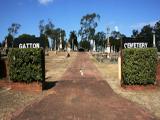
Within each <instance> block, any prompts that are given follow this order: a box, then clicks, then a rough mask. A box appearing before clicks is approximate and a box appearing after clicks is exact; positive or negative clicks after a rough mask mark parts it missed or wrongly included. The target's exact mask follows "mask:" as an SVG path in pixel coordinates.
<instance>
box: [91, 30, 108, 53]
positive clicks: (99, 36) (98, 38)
mask: <svg viewBox="0 0 160 120" xmlns="http://www.w3.org/2000/svg"><path fill="white" fill-rule="evenodd" d="M94 40H95V45H96V51H97V50H98V49H99V50H101V51H102V50H103V49H104V48H105V44H106V34H105V33H104V32H98V33H96V34H95V36H94Z"/></svg>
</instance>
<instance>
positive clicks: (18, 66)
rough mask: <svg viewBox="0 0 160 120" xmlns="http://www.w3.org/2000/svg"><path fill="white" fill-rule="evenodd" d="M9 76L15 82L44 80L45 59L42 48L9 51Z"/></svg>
mask: <svg viewBox="0 0 160 120" xmlns="http://www.w3.org/2000/svg"><path fill="white" fill-rule="evenodd" d="M8 59H9V76H10V80H12V81H14V82H26V83H31V82H34V81H37V82H44V80H45V64H44V63H45V61H44V52H43V50H42V49H32V48H28V49H19V48H14V49H11V50H10V51H9V54H8Z"/></svg>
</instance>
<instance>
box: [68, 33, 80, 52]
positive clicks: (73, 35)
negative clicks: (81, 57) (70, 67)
mask: <svg viewBox="0 0 160 120" xmlns="http://www.w3.org/2000/svg"><path fill="white" fill-rule="evenodd" d="M69 43H70V46H71V47H72V50H74V46H76V47H77V48H78V41H77V33H76V31H71V32H70V37H69Z"/></svg>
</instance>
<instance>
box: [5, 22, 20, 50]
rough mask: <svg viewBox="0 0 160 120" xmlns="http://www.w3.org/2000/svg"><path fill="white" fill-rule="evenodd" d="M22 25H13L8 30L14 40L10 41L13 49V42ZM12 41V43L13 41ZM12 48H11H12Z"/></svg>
mask: <svg viewBox="0 0 160 120" xmlns="http://www.w3.org/2000/svg"><path fill="white" fill-rule="evenodd" d="M20 27H21V25H20V24H18V23H12V24H11V26H10V27H9V28H8V32H9V33H8V37H10V36H12V37H13V39H10V40H9V42H10V43H11V46H12V47H13V41H14V37H15V35H16V34H18V30H19V29H20ZM6 38H7V37H6ZM11 40H12V41H11ZM11 46H10V47H11Z"/></svg>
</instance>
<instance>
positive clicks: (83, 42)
mask: <svg viewBox="0 0 160 120" xmlns="http://www.w3.org/2000/svg"><path fill="white" fill-rule="evenodd" d="M79 45H80V47H82V48H83V49H86V50H88V51H89V50H90V48H91V45H90V42H89V41H87V40H81V41H80V43H79Z"/></svg>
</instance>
